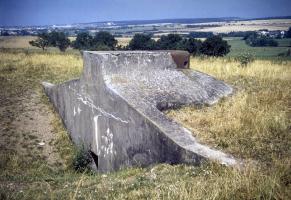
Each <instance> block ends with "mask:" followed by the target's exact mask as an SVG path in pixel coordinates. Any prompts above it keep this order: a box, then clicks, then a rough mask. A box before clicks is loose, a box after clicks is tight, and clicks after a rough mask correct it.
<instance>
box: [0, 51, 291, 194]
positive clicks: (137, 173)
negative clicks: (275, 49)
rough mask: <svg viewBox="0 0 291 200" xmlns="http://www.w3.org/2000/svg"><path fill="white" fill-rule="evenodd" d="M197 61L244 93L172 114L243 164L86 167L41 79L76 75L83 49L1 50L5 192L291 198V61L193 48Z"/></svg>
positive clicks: (0, 169) (0, 160) (0, 152)
mask: <svg viewBox="0 0 291 200" xmlns="http://www.w3.org/2000/svg"><path fill="white" fill-rule="evenodd" d="M191 66H192V68H193V69H196V70H200V71H203V72H206V73H209V74H211V75H214V76H215V77H217V78H219V79H221V80H224V81H226V82H227V83H229V84H231V85H233V86H234V87H235V88H236V93H235V94H234V95H233V96H232V97H229V98H226V99H224V100H223V101H221V102H220V103H219V104H217V105H215V106H213V107H205V108H201V109H197V108H192V107H190V108H189V107H186V108H181V109H179V110H174V111H167V115H168V116H169V117H171V118H173V119H175V120H177V121H178V122H180V123H182V124H183V125H184V126H186V127H187V128H189V129H191V130H192V131H193V133H194V135H195V136H197V138H198V139H199V140H200V141H201V142H203V143H206V144H209V145H211V146H213V147H215V148H218V149H222V150H223V151H226V152H229V153H232V154H233V155H235V156H236V157H239V158H243V159H245V160H246V166H245V167H244V168H243V169H242V170H239V169H235V168H227V167H225V166H222V165H219V164H217V163H204V164H203V165H202V166H198V167H194V166H186V165H175V166H171V165H167V164H159V165H155V166H151V167H148V168H143V169H142V168H132V169H124V170H121V171H119V172H115V173H111V174H103V175H102V174H98V173H93V172H85V173H78V172H76V171H74V170H73V167H72V161H73V158H74V155H75V149H74V147H73V145H72V144H71V142H70V140H69V137H68V135H67V133H66V131H65V129H64V127H63V126H62V123H61V122H60V119H59V117H58V115H57V114H56V113H55V112H54V110H53V108H52V106H51V104H50V103H49V102H48V99H47V98H46V96H45V95H44V93H43V91H42V88H41V86H40V82H41V81H43V80H46V81H50V82H53V83H59V82H62V81H64V80H68V79H71V78H75V77H78V76H79V75H80V73H81V71H82V59H81V56H80V54H79V53H78V51H69V52H67V53H60V52H58V51H48V52H42V51H41V50H29V51H28V50H27V49H24V50H23V49H9V50H7V49H2V50H0V94H1V95H0V138H1V139H0V147H1V148H0V199H290V198H291V192H290V191H291V149H290V146H291V138H290V136H291V135H290V134H291V133H290V127H291V123H290V119H291V118H290V117H291V116H290V115H291V110H290V107H291V104H290V102H291V90H290V84H291V61H288V60H277V59H276V60H261V59H256V60H255V61H254V62H253V63H251V64H250V65H249V66H247V67H244V68H243V67H241V66H240V64H239V63H238V62H236V61H235V60H234V59H232V58H203V59H202V58H191ZM48 135H50V137H48ZM40 142H44V143H45V145H44V146H40V145H39V143H40ZM47 152H49V153H47Z"/></svg>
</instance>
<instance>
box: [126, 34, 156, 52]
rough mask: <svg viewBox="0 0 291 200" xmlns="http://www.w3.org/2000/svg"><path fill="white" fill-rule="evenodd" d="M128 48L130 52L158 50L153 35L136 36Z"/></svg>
mask: <svg viewBox="0 0 291 200" xmlns="http://www.w3.org/2000/svg"><path fill="white" fill-rule="evenodd" d="M128 48H129V49H130V50H154V49H156V42H155V40H153V39H152V37H151V35H146V34H135V35H134V37H133V38H132V40H131V41H130V42H129V45H128Z"/></svg>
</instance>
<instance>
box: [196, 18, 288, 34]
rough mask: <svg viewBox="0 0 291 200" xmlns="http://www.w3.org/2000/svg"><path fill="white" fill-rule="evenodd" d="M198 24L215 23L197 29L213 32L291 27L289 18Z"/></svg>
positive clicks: (272, 29)
mask: <svg viewBox="0 0 291 200" xmlns="http://www.w3.org/2000/svg"><path fill="white" fill-rule="evenodd" d="M200 25H217V26H216V27H206V28H203V29H198V30H197V31H202V32H207V31H210V32H215V33H229V32H232V31H258V30H262V29H268V30H269V31H275V30H288V28H289V27H291V19H270V20H249V21H231V22H213V23H201V24H200Z"/></svg>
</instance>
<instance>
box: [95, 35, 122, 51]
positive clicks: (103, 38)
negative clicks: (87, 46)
mask: <svg viewBox="0 0 291 200" xmlns="http://www.w3.org/2000/svg"><path fill="white" fill-rule="evenodd" d="M116 45H117V40H116V39H115V38H114V36H113V35H111V34H110V33H109V32H106V31H100V32H98V33H96V35H95V37H94V38H93V49H94V50H102V49H100V48H101V47H102V48H103V49H104V47H105V46H107V47H108V48H107V49H109V50H114V49H115V47H116Z"/></svg>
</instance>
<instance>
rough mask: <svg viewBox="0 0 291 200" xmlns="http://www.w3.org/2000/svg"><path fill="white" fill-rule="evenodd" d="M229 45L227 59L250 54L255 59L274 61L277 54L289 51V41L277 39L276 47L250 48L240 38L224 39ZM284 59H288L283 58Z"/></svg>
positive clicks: (290, 42) (290, 41)
mask: <svg viewBox="0 0 291 200" xmlns="http://www.w3.org/2000/svg"><path fill="white" fill-rule="evenodd" d="M224 39H225V40H227V42H228V43H229V45H231V51H230V53H229V54H228V55H227V56H228V57H236V56H239V55H241V54H244V53H250V54H252V55H253V56H254V57H256V58H261V59H274V57H278V54H280V53H284V52H287V50H288V49H291V39H278V40H276V41H278V43H279V46H278V47H251V46H248V45H247V44H246V43H245V41H244V40H242V39H241V38H224ZM285 59H290V56H289V58H288V57H287V58H285Z"/></svg>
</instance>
